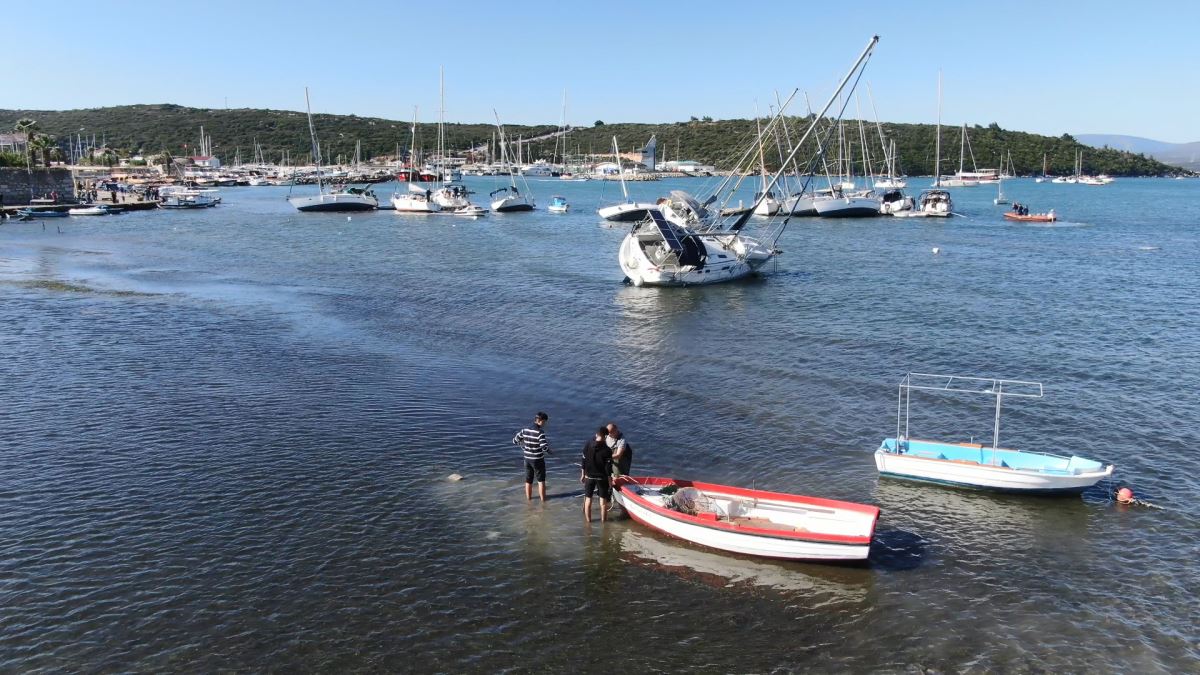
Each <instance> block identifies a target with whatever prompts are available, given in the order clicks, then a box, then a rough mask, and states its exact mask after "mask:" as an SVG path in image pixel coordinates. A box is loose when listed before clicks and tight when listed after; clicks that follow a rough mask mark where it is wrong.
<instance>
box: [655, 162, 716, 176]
mask: <svg viewBox="0 0 1200 675" xmlns="http://www.w3.org/2000/svg"><path fill="white" fill-rule="evenodd" d="M658 168H659V169H661V170H663V171H679V172H682V173H692V174H696V175H704V174H706V173H713V172H714V171H716V170H717V168H716V167H715V166H712V165H710V164H701V163H700V162H694V161H692V160H690V159H684V160H672V161H670V162H663V163H662V165H661V166H659V167H658Z"/></svg>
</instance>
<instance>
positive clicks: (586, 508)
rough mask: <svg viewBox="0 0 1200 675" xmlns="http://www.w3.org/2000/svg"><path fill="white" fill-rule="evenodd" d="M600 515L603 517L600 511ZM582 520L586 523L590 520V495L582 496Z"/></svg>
mask: <svg viewBox="0 0 1200 675" xmlns="http://www.w3.org/2000/svg"><path fill="white" fill-rule="evenodd" d="M600 517H601V518H603V517H604V513H603V512H601V514H600ZM583 520H584V522H586V523H590V522H592V498H591V497H584V498H583Z"/></svg>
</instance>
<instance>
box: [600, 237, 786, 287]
mask: <svg viewBox="0 0 1200 675" xmlns="http://www.w3.org/2000/svg"><path fill="white" fill-rule="evenodd" d="M701 240H702V241H703V242H704V246H705V248H706V249H707V260H706V262H705V264H704V265H703V266H700V267H695V266H689V265H684V266H682V267H678V266H674V265H661V264H656V263H655V262H654V261H652V260H650V258H649V257H647V255H646V252H645V250H643V249H642V247H641V245H640V244H639V242H638V240H637V237H636V236H635V235H633V234H627V235H625V239H624V240H623V241H622V242H621V247H620V249H619V250H618V253H617V260H618V262H619V263H620V265H621V271H623V272H624V273H625V276H626V277H627V278H628V279H629V280H630V282H631V283H632V284H633V285H634V286H698V285H708V284H717V283H724V282H728V281H735V280H737V279H742V278H745V277H748V276H751V275H753V274H755V273H757V272H758V270H759V268H761V267H762V266H763V265H765V264H766V263H767V261H768V260H771V259H772V258H774V256H775V252H774V251H772V250H771V249H769V248H768V247H767V246H766V245H764V244H762V243H760V242H758V241H756V240H754V239H751V238H749V237H746V236H741V235H732V234H726V235H715V236H709V237H702V238H701ZM730 252H732V253H733V254H734V255H733V256H730V255H729V253H730Z"/></svg>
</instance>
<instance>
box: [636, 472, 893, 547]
mask: <svg viewBox="0 0 1200 675" xmlns="http://www.w3.org/2000/svg"><path fill="white" fill-rule="evenodd" d="M616 488H617V490H616V501H617V503H618V504H620V505H621V507H622V508H624V509H625V512H626V513H627V514H629V517H630V518H632V519H633V520H635V521H637V522H638V523H641V524H642V525H645V526H646V527H649V528H652V529H655V530H658V531H659V532H663V533H665V534H668V535H671V536H673V537H677V538H679V539H683V540H686V541H690V542H693V543H695V544H700V545H701V546H707V547H709V548H714V549H718V550H721V551H728V552H730V553H741V554H745V555H753V556H761V557H765V558H779V559H785V560H814V561H825V562H847V561H856V560H866V558H867V556H868V554H869V553H870V550H871V539H872V537H873V536H874V534H875V523H876V521H877V520H878V519H879V509H878V508H877V507H874V506H869V505H867V504H856V503H853V502H843V501H837V500H832V499H821V498H818V497H807V496H803V495H795V494H786V493H782V492H768V491H766V490H750V489H746V488H739V487H732V486H728V485H717V484H713V483H701V482H698V481H690V480H680V479H674V478H660V477H633V476H622V477H621V478H618V479H617V482H616Z"/></svg>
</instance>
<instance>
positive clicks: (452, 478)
mask: <svg viewBox="0 0 1200 675" xmlns="http://www.w3.org/2000/svg"><path fill="white" fill-rule="evenodd" d="M462 479H463V477H462V476H460V475H459V474H457V473H452V474H450V475H449V476H446V480H448V481H451V482H453V481H459V480H462Z"/></svg>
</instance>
